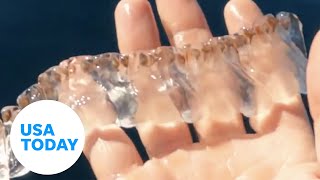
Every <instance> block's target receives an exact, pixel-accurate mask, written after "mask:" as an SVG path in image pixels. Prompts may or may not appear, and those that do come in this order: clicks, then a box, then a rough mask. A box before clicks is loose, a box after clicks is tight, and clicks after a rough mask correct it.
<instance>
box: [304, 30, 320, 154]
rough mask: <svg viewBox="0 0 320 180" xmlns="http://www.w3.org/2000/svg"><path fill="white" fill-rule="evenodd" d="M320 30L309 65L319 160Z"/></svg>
mask: <svg viewBox="0 0 320 180" xmlns="http://www.w3.org/2000/svg"><path fill="white" fill-rule="evenodd" d="M319 57H320V32H318V33H317V35H316V37H315V38H314V40H313V43H312V46H311V50H310V56H309V63H308V67H307V87H308V88H307V90H308V101H309V105H310V111H311V115H312V118H313V121H314V131H315V137H316V150H317V156H318V160H319V158H320V84H319V82H318V81H317V79H318V78H319V77H320V58H319Z"/></svg>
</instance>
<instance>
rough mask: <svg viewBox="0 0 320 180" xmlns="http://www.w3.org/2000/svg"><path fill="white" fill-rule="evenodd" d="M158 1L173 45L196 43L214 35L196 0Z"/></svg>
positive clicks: (162, 18) (161, 17) (162, 19)
mask: <svg viewBox="0 0 320 180" xmlns="http://www.w3.org/2000/svg"><path fill="white" fill-rule="evenodd" d="M156 3H157V9H158V12H159V15H160V19H161V22H162V24H163V26H164V28H165V31H166V33H167V36H168V38H169V41H170V43H171V44H172V45H176V46H183V45H185V44H195V43H198V42H203V41H207V40H208V38H210V37H211V36H212V35H211V32H210V30H209V27H208V24H207V21H206V19H205V16H204V14H203V12H202V10H201V8H200V6H199V4H198V3H197V1H196V0H175V1H172V0H156Z"/></svg>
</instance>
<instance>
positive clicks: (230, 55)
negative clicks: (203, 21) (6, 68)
mask: <svg viewBox="0 0 320 180" xmlns="http://www.w3.org/2000/svg"><path fill="white" fill-rule="evenodd" d="M306 62H307V60H306V49H305V45H304V39H303V34H302V25H301V23H300V21H299V20H298V18H297V17H296V16H295V15H293V14H290V13H285V12H282V13H279V14H278V15H277V16H276V17H273V16H272V15H267V16H264V17H263V18H262V19H260V20H259V21H257V22H256V24H255V25H254V26H253V28H251V29H243V30H241V31H240V32H239V33H237V34H234V35H228V36H223V37H218V38H212V39H210V40H209V41H207V42H206V43H203V44H202V45H201V46H196V47H195V46H193V45H186V46H185V47H184V48H175V47H159V48H156V49H154V50H150V51H140V52H135V53H132V54H129V55H123V54H118V53H105V54H101V55H96V56H79V57H73V58H70V59H68V60H64V61H62V62H61V63H60V64H59V65H58V66H54V67H51V68H50V69H48V70H47V71H45V72H44V73H42V74H41V75H40V76H39V78H38V83H36V84H34V85H32V86H30V87H29V88H28V89H27V90H25V91H24V92H23V93H22V94H21V95H20V96H19V97H18V99H17V104H18V105H17V106H8V107H5V108H3V109H2V111H1V113H2V120H3V122H4V124H5V126H3V124H1V126H0V128H1V129H0V152H1V157H2V159H0V173H3V174H5V173H4V171H5V170H6V169H8V166H9V167H10V172H11V173H10V175H11V176H16V175H17V173H18V175H19V171H21V170H23V168H21V166H20V164H19V163H18V162H17V161H16V160H15V158H14V156H12V153H11V152H10V148H8V147H7V146H8V142H7V139H8V137H6V136H8V135H9V133H5V130H4V128H5V127H7V126H6V124H10V121H13V120H14V118H15V116H16V114H17V113H18V112H19V111H20V110H21V109H22V108H24V107H25V106H27V105H28V104H30V103H32V102H35V101H38V100H44V99H49V100H57V101H60V102H63V103H65V104H67V105H69V106H70V107H71V108H72V109H74V110H75V111H76V112H77V113H78V115H79V116H80V117H81V119H82V122H83V124H84V126H85V130H86V132H90V131H91V130H92V129H93V128H94V127H96V126H102V125H106V124H117V125H119V126H123V127H132V126H136V125H139V124H143V123H146V122H148V123H150V122H151V123H154V124H161V123H167V122H172V121H181V122H187V123H194V124H197V126H198V127H201V123H202V122H204V121H213V120H216V121H217V122H218V123H228V122H219V120H220V119H222V116H223V117H224V118H230V119H235V118H236V117H237V116H239V115H240V114H243V115H245V116H247V117H254V118H256V119H259V118H260V117H263V116H267V115H268V112H269V111H270V110H271V105H272V102H273V103H274V102H277V103H284V104H286V103H289V102H290V100H291V98H292V97H294V96H296V95H297V94H299V93H305V92H306V85H305V70H306ZM261 64H263V65H261ZM274 67H276V68H274ZM276 84H278V85H276ZM273 86H276V87H281V88H282V89H281V88H280V89H279V88H277V89H275V88H272V87H273ZM226 116H227V117H226ZM257 122H259V121H257ZM236 123H242V122H236ZM228 125H229V124H228ZM256 126H260V127H263V126H264V125H263V124H259V123H258V124H256ZM200 136H201V135H200ZM10 153H11V154H10ZM3 154H6V156H3ZM4 157H6V158H7V159H9V162H10V163H8V162H7V161H8V160H7V159H6V158H5V159H3V158H4ZM17 169H18V171H17ZM20 174H21V173H20Z"/></svg>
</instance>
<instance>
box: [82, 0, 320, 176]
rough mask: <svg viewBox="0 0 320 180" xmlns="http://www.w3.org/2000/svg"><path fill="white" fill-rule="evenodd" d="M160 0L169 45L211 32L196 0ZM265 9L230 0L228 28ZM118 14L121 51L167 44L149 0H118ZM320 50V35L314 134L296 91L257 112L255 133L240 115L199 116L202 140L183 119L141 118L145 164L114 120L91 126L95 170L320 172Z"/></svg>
mask: <svg viewBox="0 0 320 180" xmlns="http://www.w3.org/2000/svg"><path fill="white" fill-rule="evenodd" d="M156 2H157V9H158V12H159V15H160V18H161V21H162V24H163V26H164V28H165V30H166V33H167V36H168V38H169V40H170V42H171V45H173V46H177V47H181V46H183V45H184V44H197V43H201V42H204V41H206V40H207V39H209V38H210V37H211V36H212V34H211V32H210V30H209V27H208V25H207V22H206V19H205V17H204V15H203V13H202V11H201V9H200V7H199V5H198V4H197V2H196V1H195V0H177V1H170V0H157V1H156ZM262 16H263V14H262V12H261V11H260V9H259V8H258V7H257V6H256V4H254V3H253V2H252V1H250V0H231V1H229V2H228V4H227V5H226V7H225V21H226V25H227V28H228V31H229V33H230V34H233V33H235V32H237V31H238V30H239V29H240V28H241V27H243V26H245V27H250V26H251V25H252V24H253V23H254V21H255V20H256V19H258V18H259V17H262ZM115 18H116V27H117V37H118V44H119V49H120V52H121V53H131V52H134V51H137V50H149V49H153V48H156V47H158V46H161V44H160V38H159V34H158V28H157V26H156V22H155V20H154V16H153V13H152V10H151V8H150V5H149V3H148V1H146V0H122V1H120V2H119V4H118V6H117V9H116V12H115ZM319 51H320V35H318V36H316V38H315V40H314V43H313V46H312V50H311V53H310V60H309V62H310V63H309V66H308V73H307V74H308V79H307V83H308V94H309V95H308V98H309V102H310V108H311V113H312V116H313V118H314V120H315V122H314V127H315V138H314V136H313V132H312V130H311V127H310V125H309V123H308V121H307V118H306V116H305V111H304V107H303V103H302V101H301V99H300V96H298V95H297V96H296V97H295V98H294V99H293V100H291V101H290V103H288V104H285V105H284V104H277V103H274V104H273V105H272V106H273V108H272V111H271V112H269V114H268V116H265V117H263V118H260V119H259V121H258V120H257V119H251V120H250V123H252V126H253V128H254V130H255V131H256V132H257V133H256V134H246V133H245V129H244V127H243V124H242V123H239V122H242V121H241V120H240V117H238V116H235V117H232V118H234V119H232V120H230V119H228V118H226V119H222V120H221V121H223V122H226V124H227V126H219V124H218V123H215V122H214V120H213V121H204V122H202V124H195V128H196V130H197V132H198V134H199V137H200V142H199V143H192V141H191V137H190V134H189V131H188V128H187V126H186V125H185V124H183V123H180V124H179V123H175V124H170V125H163V126H149V125H147V126H140V127H138V131H139V134H140V137H141V139H142V142H143V143H144V146H145V148H146V150H147V152H148V154H149V157H150V160H149V161H147V162H146V163H145V164H144V165H142V164H143V162H142V160H141V158H140V157H139V154H138V153H137V152H136V149H135V147H134V145H133V144H132V142H131V141H130V139H129V138H128V137H127V136H126V135H125V133H124V132H123V131H122V130H121V129H120V128H118V127H116V126H108V127H103V128H100V129H97V130H96V132H95V133H93V134H94V135H92V137H91V140H92V139H94V140H93V141H92V146H89V147H90V148H88V149H86V150H85V154H86V156H87V157H88V159H89V161H90V163H91V166H92V168H93V170H94V172H95V174H96V176H97V178H99V179H109V178H115V177H119V178H120V179H121V178H124V179H151V178H152V179H238V180H245V179H246V180H249V179H281V180H283V179H318V178H319V179H320V166H319V164H318V160H317V155H318V157H319V156H320V151H319V150H318V149H317V148H316V147H317V146H315V144H316V145H318V144H320V140H319V138H320V133H319V128H318V126H319V122H318V121H319V120H320V119H319V117H320V111H319V107H320V96H319V92H320V86H319V84H317V83H316V80H315V79H316V77H319V76H320V63H319V61H318V59H317V56H318V52H319ZM258 65H259V64H258ZM260 66H263V64H261V65H260ZM271 66H272V64H271ZM274 66H275V65H274ZM274 68H277V67H274ZM279 86H281V85H279V84H274V86H273V87H272V88H274V89H277V88H278V89H281V87H279ZM227 117H229V116H227ZM266 129H267V130H266ZM89 139H90V138H89ZM314 139H315V140H314ZM314 142H316V143H314ZM318 146H319V145H318ZM91 148H92V149H91Z"/></svg>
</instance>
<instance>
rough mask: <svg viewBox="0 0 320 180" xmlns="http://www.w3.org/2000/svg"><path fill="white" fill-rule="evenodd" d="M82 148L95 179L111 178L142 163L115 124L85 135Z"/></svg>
mask: <svg viewBox="0 0 320 180" xmlns="http://www.w3.org/2000/svg"><path fill="white" fill-rule="evenodd" d="M86 144H87V145H86V147H85V149H84V150H83V152H84V154H85V155H86V157H87V159H88V160H89V162H90V165H91V167H92V169H93V172H94V174H95V176H96V177H97V179H113V178H112V177H115V176H116V175H117V174H118V173H124V172H126V171H127V170H129V169H130V168H132V167H133V166H136V165H142V159H141V158H140V156H139V154H138V152H137V150H136V148H135V147H134V145H133V143H132V142H131V140H130V139H129V137H128V136H127V135H126V134H125V133H124V132H123V131H122V129H120V128H119V127H117V126H116V125H109V126H105V127H103V128H98V129H96V130H95V131H93V132H92V133H91V134H90V135H88V136H87V137H86Z"/></svg>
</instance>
